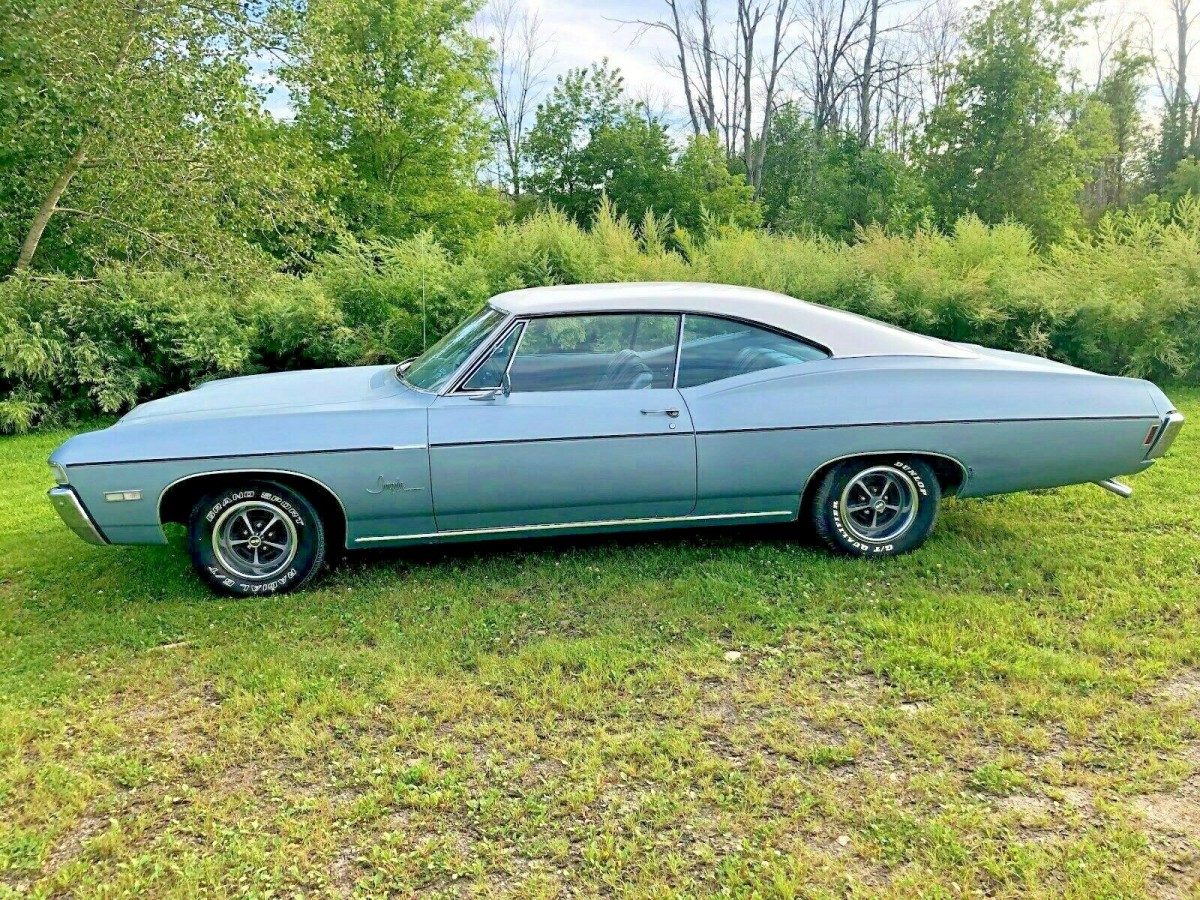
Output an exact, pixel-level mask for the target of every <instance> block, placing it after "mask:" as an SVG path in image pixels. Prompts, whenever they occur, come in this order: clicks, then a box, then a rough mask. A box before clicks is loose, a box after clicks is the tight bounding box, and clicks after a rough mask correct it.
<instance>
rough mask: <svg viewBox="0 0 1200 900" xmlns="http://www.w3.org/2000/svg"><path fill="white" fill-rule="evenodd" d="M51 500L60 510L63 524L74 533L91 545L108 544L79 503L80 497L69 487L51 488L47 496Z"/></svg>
mask: <svg viewBox="0 0 1200 900" xmlns="http://www.w3.org/2000/svg"><path fill="white" fill-rule="evenodd" d="M46 496H47V497H49V498H50V503H51V504H53V506H54V508H55V509H56V510H58V514H59V516H61V517H62V520H63V522H65V523H66V525H67V527H68V528H70V529H71V530H72V531H73V532H75V533H76V534H77V535H79V536H80V537H81V538H83V539H84V540H85V541H87V542H88V543H89V544H107V543H108V541H107V540H105V538H104V535H103V534H101V533H100V529H99V528H97V527H96V523H95V522H93V521H92V517H91V516H89V515H88V512H87V510H86V509H84V508H83V504H82V503H80V502H79V497H78V496H77V495H76V494H75V491H73V490H72V489H71V488H69V487H56V488H51V489H50V490H49V491H48V492H47V494H46Z"/></svg>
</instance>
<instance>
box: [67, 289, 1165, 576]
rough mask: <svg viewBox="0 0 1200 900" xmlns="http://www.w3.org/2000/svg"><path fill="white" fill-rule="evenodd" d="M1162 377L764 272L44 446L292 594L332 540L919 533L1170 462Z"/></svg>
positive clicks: (93, 525) (510, 318)
mask: <svg viewBox="0 0 1200 900" xmlns="http://www.w3.org/2000/svg"><path fill="white" fill-rule="evenodd" d="M1182 424H1183V417H1182V416H1181V415H1180V414H1179V413H1178V411H1176V409H1175V407H1174V406H1173V405H1172V404H1171V401H1170V400H1168V399H1167V397H1166V395H1164V394H1163V392H1162V391H1160V390H1159V389H1158V388H1157V387H1155V386H1154V385H1153V384H1150V383H1149V382H1146V381H1139V380H1136V379H1132V378H1114V377H1107V376H1102V375H1095V374H1092V373H1090V372H1085V371H1082V370H1080V369H1075V368H1071V367H1070V366H1065V365H1060V364H1058V363H1053V362H1048V361H1046V360H1044V359H1038V358H1036V357H1032V356H1024V355H1021V354H1017V353H1007V352H1003V351H998V350H988V349H985V348H983V347H977V346H973V345H966V344H953V343H946V342H944V341H938V340H934V339H932V338H927V337H922V336H920V335H916V334H911V333H909V332H906V331H903V330H900V329H897V328H892V327H890V326H887V325H884V324H882V323H879V322H875V321H872V320H870V319H865V318H861V317H858V316H853V315H850V314H847V313H843V312H837V311H834V310H831V309H826V308H824V307H821V306H816V305H813V304H810V303H803V302H800V301H798V300H793V299H791V298H789V297H783V296H780V295H777V294H772V293H767V292H765V291H758V290H751V289H748V288H739V287H726V286H721V285H705V284H621V285H584V286H577V287H551V288H537V289H532V290H524V291H516V292H513V293H508V294H502V295H500V296H498V297H495V298H494V299H493V300H492V301H491V302H490V303H488V304H487V306H486V307H484V309H482V310H481V311H480V312H479V313H477V314H476V315H474V316H472V317H471V318H470V319H468V320H467V321H466V322H464V323H463V324H461V325H460V326H459V327H458V328H456V329H455V330H454V331H452V332H451V333H450V334H448V335H447V336H446V337H444V338H443V339H442V340H441V341H439V342H438V343H437V344H436V345H435V346H433V347H432V348H430V349H429V351H428V352H426V353H425V354H423V355H422V356H420V357H419V358H417V359H415V360H412V361H409V362H405V363H401V364H400V365H398V366H374V367H364V368H351V369H330V370H323V371H311V372H285V373H280V374H275V375H255V376H251V377H247V378H232V379H228V380H224V381H214V382H210V383H208V384H205V385H203V386H201V387H199V388H197V389H196V390H193V391H188V392H187V393H183V394H178V395H176V396H173V397H167V398H165V399H162V400H156V401H154V402H151V403H145V404H143V405H141V406H139V407H137V408H136V409H134V410H133V411H132V412H130V413H129V414H128V415H127V416H125V417H124V418H123V419H121V421H120V422H118V423H117V424H116V425H114V426H112V427H111V428H106V429H104V430H102V431H96V432H92V433H89V434H82V435H79V436H77V437H74V438H72V439H71V440H69V441H67V442H66V443H65V444H63V445H62V446H61V447H59V448H58V450H56V451H55V453H54V455H53V456H52V457H51V459H50V464H51V466H52V467H53V469H54V473H55V476H56V480H57V481H58V485H59V486H58V487H56V488H54V489H53V490H51V491H50V497H51V500H52V502H53V503H54V505H55V507H56V508H57V509H58V511H59V512H60V513H61V514H62V517H63V519H64V520H65V521H66V523H67V525H69V526H70V527H71V528H72V529H73V530H74V531H75V532H76V533H77V534H79V535H80V536H81V537H82V538H84V539H85V540H88V541H91V542H93V543H98V544H162V543H165V541H166V538H165V536H164V533H163V525H164V524H165V523H168V522H179V523H183V524H184V525H185V526H186V527H187V532H188V547H189V551H190V553H191V556H192V560H193V562H194V564H195V567H196V571H197V572H199V574H200V577H201V578H203V579H204V580H205V581H207V582H208V583H209V584H210V585H211V586H212V587H213V588H215V589H216V590H219V591H225V592H229V593H234V594H248V595H253V594H264V593H274V592H280V591H286V590H293V589H295V588H298V587H300V586H302V585H304V584H306V583H307V582H308V581H309V580H310V579H311V578H313V576H314V575H315V574H316V573H317V572H318V571H319V570H320V568H321V566H322V563H323V561H324V559H325V556H326V551H327V549H328V548H330V547H345V548H348V549H352V550H353V549H356V548H363V547H381V546H400V545H405V544H423V543H431V542H436V541H461V540H476V539H483V538H500V537H524V536H529V535H536V534H566V533H582V532H595V531H616V530H629V529H651V528H668V527H677V526H687V527H692V526H699V525H729V524H748V523H754V522H789V521H794V520H796V519H802V520H805V521H808V522H811V524H812V526H813V527H814V528H815V530H816V532H817V534H818V535H819V536H820V537H821V538H822V540H824V542H825V543H826V544H827V545H828V546H829V547H830V548H832V549H833V550H836V551H839V552H842V553H848V554H851V555H856V556H863V557H869V558H881V557H885V556H892V555H895V554H898V553H904V552H906V551H909V550H913V549H914V548H916V547H918V546H920V545H921V544H922V543H923V542H924V541H925V539H926V538H927V537H928V536H929V533H930V531H931V530H932V528H933V525H934V520H935V519H936V516H937V510H938V505H939V503H940V501H941V498H943V497H945V496H948V495H951V494H956V495H958V496H961V497H981V496H985V495H989V494H1001V493H1005V492H1009V491H1022V490H1029V489H1031V488H1047V487H1054V486H1057V485H1064V484H1074V483H1079V482H1091V481H1094V482H1099V483H1101V484H1102V485H1104V486H1105V487H1107V488H1108V489H1109V490H1112V491H1114V492H1115V493H1120V494H1127V493H1128V491H1129V488H1127V487H1126V486H1125V485H1123V484H1120V483H1118V482H1116V481H1113V480H1112V479H1114V478H1115V477H1116V476H1118V475H1123V474H1130V473H1136V472H1140V471H1142V470H1143V469H1145V468H1147V467H1148V466H1150V465H1152V464H1153V462H1154V460H1155V459H1156V458H1158V457H1160V456H1162V455H1163V454H1164V453H1165V452H1166V451H1167V448H1168V447H1170V445H1171V442H1172V441H1173V440H1174V439H1175V436H1176V434H1177V433H1178V431H1179V429H1180V427H1181V426H1182Z"/></svg>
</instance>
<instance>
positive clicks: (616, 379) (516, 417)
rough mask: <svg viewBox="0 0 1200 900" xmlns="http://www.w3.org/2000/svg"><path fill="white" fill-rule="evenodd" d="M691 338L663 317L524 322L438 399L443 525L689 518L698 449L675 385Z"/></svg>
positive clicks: (432, 418) (438, 499)
mask: <svg viewBox="0 0 1200 900" xmlns="http://www.w3.org/2000/svg"><path fill="white" fill-rule="evenodd" d="M678 336H679V316H672V315H663V314H657V313H655V314H603V315H588V316H555V317H542V318H537V319H532V320H530V321H529V322H528V323H521V324H518V325H517V326H516V330H514V332H512V333H510V334H509V335H508V337H507V338H506V339H504V340H502V341H501V342H500V344H499V345H498V347H497V350H496V352H495V353H493V355H492V356H491V357H490V358H489V359H488V360H487V361H485V362H484V363H483V364H482V365H481V366H480V367H479V369H478V370H477V371H476V373H475V374H474V375H472V376H471V377H470V378H469V379H468V380H467V381H466V384H465V385H464V387H463V389H462V390H459V391H456V392H453V393H451V394H448V395H446V396H442V397H439V398H438V399H437V400H436V401H435V402H434V403H433V405H432V406H431V407H430V410H429V442H430V448H429V453H430V470H431V479H432V485H433V502H434V513H435V518H436V522H437V527H438V531H450V532H452V531H474V530H483V531H486V530H491V529H499V530H504V529H510V528H521V527H531V526H546V525H571V524H596V523H601V522H605V523H608V522H611V523H614V524H617V523H620V522H628V521H630V520H646V519H650V520H654V519H664V518H665V519H673V518H682V517H686V516H688V515H689V514H690V513H691V511H692V509H693V507H694V506H695V502H696V446H695V432H694V429H693V428H692V421H691V417H690V416H689V414H688V411H687V407H686V405H685V404H684V402H683V398H682V397H681V396H680V394H679V392H678V391H677V390H676V389H675V388H674V387H673V386H672V382H673V380H674V369H675V357H676V345H677V341H678ZM505 386H508V387H509V388H510V391H509V392H508V393H505V392H504V390H503V388H504V387H505Z"/></svg>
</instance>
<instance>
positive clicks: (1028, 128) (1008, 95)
mask: <svg viewBox="0 0 1200 900" xmlns="http://www.w3.org/2000/svg"><path fill="white" fill-rule="evenodd" d="M1082 5H1083V4H1082V2H1081V0H998V2H996V3H994V4H993V5H991V6H988V7H985V8H983V9H982V10H980V11H979V13H978V14H977V16H976V19H975V21H974V22H973V23H972V25H971V26H970V27H969V28H968V30H967V33H966V38H965V40H966V46H967V51H966V52H965V53H964V54H963V55H962V57H961V58H960V59H959V61H958V64H957V65H956V66H955V69H954V76H953V80H952V81H951V83H950V86H949V89H948V90H947V92H946V96H945V99H944V101H943V102H942V104H941V105H940V106H938V107H937V109H935V110H934V111H933V113H932V115H931V116H930V119H929V122H928V123H927V126H926V130H925V135H924V140H923V151H924V165H925V171H926V176H927V181H928V190H929V196H930V201H931V204H932V207H933V210H934V213H935V215H936V217H937V221H938V222H939V223H940V224H942V225H948V224H949V223H951V222H953V221H954V220H955V219H957V218H958V217H959V216H961V215H963V214H964V213H967V212H972V213H974V214H975V215H978V216H979V217H980V218H981V219H983V220H984V221H985V222H1000V221H1003V220H1005V219H1009V218H1011V219H1015V220H1017V221H1019V222H1024V223H1025V224H1027V225H1028V226H1029V227H1030V228H1031V229H1033V232H1034V233H1035V234H1036V235H1037V237H1038V238H1039V240H1042V241H1051V240H1055V239H1058V238H1060V237H1062V236H1063V235H1064V234H1066V233H1067V232H1068V231H1069V230H1070V229H1071V228H1072V227H1073V226H1074V225H1075V224H1076V222H1077V220H1078V215H1079V212H1078V206H1077V204H1076V198H1077V195H1078V194H1079V191H1080V189H1081V188H1082V187H1083V173H1084V172H1085V171H1087V170H1088V169H1089V168H1091V167H1092V166H1094V164H1095V162H1096V159H1095V158H1088V154H1087V153H1086V151H1085V150H1084V149H1081V146H1080V143H1079V141H1078V140H1077V135H1076V134H1075V133H1073V132H1072V130H1071V128H1070V127H1069V126H1068V112H1069V108H1070V104H1069V98H1068V96H1067V94H1066V92H1065V91H1064V89H1063V87H1062V84H1061V78H1062V76H1063V72H1064V67H1065V62H1064V57H1065V53H1066V50H1067V48H1068V47H1069V46H1070V45H1071V43H1072V41H1073V36H1074V34H1075V32H1076V31H1077V29H1078V28H1079V26H1080V23H1081V20H1080V13H1081V8H1082Z"/></svg>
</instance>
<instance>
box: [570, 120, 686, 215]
mask: <svg viewBox="0 0 1200 900" xmlns="http://www.w3.org/2000/svg"><path fill="white" fill-rule="evenodd" d="M671 153H672V147H671V142H670V140H669V139H668V138H667V133H666V130H665V129H664V128H663V126H662V125H660V124H659V123H658V122H655V121H651V120H648V119H646V118H644V117H642V116H639V115H636V113H635V112H632V111H631V112H628V113H626V114H624V115H622V116H621V117H620V118H619V119H617V121H615V122H613V123H611V124H606V125H603V126H601V127H600V129H599V130H598V131H596V132H595V133H594V134H592V136H591V138H590V139H589V140H588V142H587V145H586V146H585V147H584V148H583V150H582V152H581V154H580V173H581V175H582V183H583V184H585V185H593V186H599V189H598V190H597V189H596V188H595V187H593V189H592V190H591V191H590V192H583V191H576V192H575V194H574V198H575V199H577V200H581V201H582V203H581V204H579V205H578V208H577V209H571V208H569V207H568V206H566V205H564V207H563V208H564V211H566V212H569V213H571V214H572V215H575V216H576V217H577V218H579V219H580V220H585V219H586V220H590V219H591V217H592V216H593V215H594V214H595V210H596V206H597V203H598V201H599V198H600V195H601V193H603V194H606V195H607V196H608V199H609V200H610V201H611V202H612V205H613V208H614V209H615V210H616V212H617V213H619V214H620V215H624V216H627V217H628V218H629V219H630V221H633V222H640V221H641V220H642V219H643V218H644V217H645V215H646V212H647V210H653V211H655V212H661V211H662V210H664V209H666V208H668V207H669V206H670V205H671V203H672V199H673V195H675V191H674V182H675V180H676V179H675V178H674V177H672V176H673V173H672V161H671ZM588 193H590V195H591V196H590V198H589V197H588V196H587V194H588Z"/></svg>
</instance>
